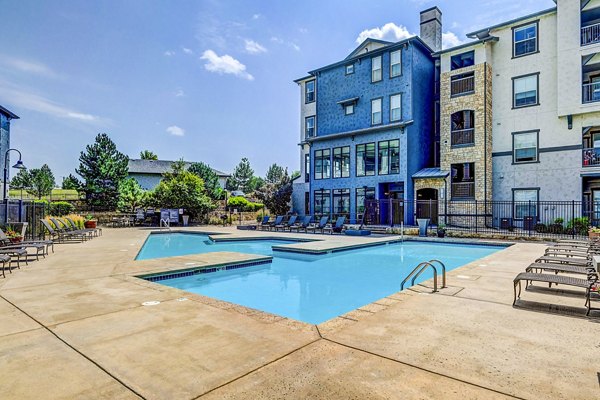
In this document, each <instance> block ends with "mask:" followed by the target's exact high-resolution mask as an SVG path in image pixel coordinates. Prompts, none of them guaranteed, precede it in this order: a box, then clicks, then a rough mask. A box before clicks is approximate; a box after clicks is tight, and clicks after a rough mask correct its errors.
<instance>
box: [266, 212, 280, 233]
mask: <svg viewBox="0 0 600 400" xmlns="http://www.w3.org/2000/svg"><path fill="white" fill-rule="evenodd" d="M282 222H283V215H278V216H277V218H275V221H273V222H271V223H270V224H269V225H268V229H269V230H271V229H273V228H275V227H276V226H277V225H281V223H282Z"/></svg>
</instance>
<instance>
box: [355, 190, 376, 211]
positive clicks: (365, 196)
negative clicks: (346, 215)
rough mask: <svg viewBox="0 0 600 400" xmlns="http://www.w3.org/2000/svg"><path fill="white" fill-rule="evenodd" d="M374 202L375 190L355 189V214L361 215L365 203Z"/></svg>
mask: <svg viewBox="0 0 600 400" xmlns="http://www.w3.org/2000/svg"><path fill="white" fill-rule="evenodd" d="M368 200H375V188H374V187H368V188H357V189H356V212H358V213H362V212H364V211H365V202H366V201H368Z"/></svg>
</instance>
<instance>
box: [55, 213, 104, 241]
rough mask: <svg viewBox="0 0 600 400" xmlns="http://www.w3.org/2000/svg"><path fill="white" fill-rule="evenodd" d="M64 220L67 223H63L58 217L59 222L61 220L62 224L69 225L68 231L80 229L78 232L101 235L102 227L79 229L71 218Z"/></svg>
mask: <svg viewBox="0 0 600 400" xmlns="http://www.w3.org/2000/svg"><path fill="white" fill-rule="evenodd" d="M65 220H66V221H67V223H66V224H65V223H64V221H63V220H62V219H58V221H59V222H62V223H63V224H64V225H67V224H68V225H69V227H70V231H80V232H91V233H92V235H94V236H96V237H98V236H102V228H83V229H80V228H79V227H78V226H77V224H76V223H75V221H73V220H72V219H71V218H65Z"/></svg>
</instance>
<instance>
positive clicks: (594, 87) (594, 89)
mask: <svg viewBox="0 0 600 400" xmlns="http://www.w3.org/2000/svg"><path fill="white" fill-rule="evenodd" d="M596 101H600V82H594V83H584V84H583V102H584V103H594V102H596Z"/></svg>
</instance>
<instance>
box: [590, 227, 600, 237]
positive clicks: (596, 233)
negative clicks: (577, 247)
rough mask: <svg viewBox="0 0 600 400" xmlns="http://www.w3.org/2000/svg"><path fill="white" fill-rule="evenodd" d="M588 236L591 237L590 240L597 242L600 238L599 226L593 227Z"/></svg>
mask: <svg viewBox="0 0 600 400" xmlns="http://www.w3.org/2000/svg"><path fill="white" fill-rule="evenodd" d="M588 235H589V237H590V240H595V239H598V238H600V228H598V227H597V226H592V227H591V228H590V229H589V230H588Z"/></svg>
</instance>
